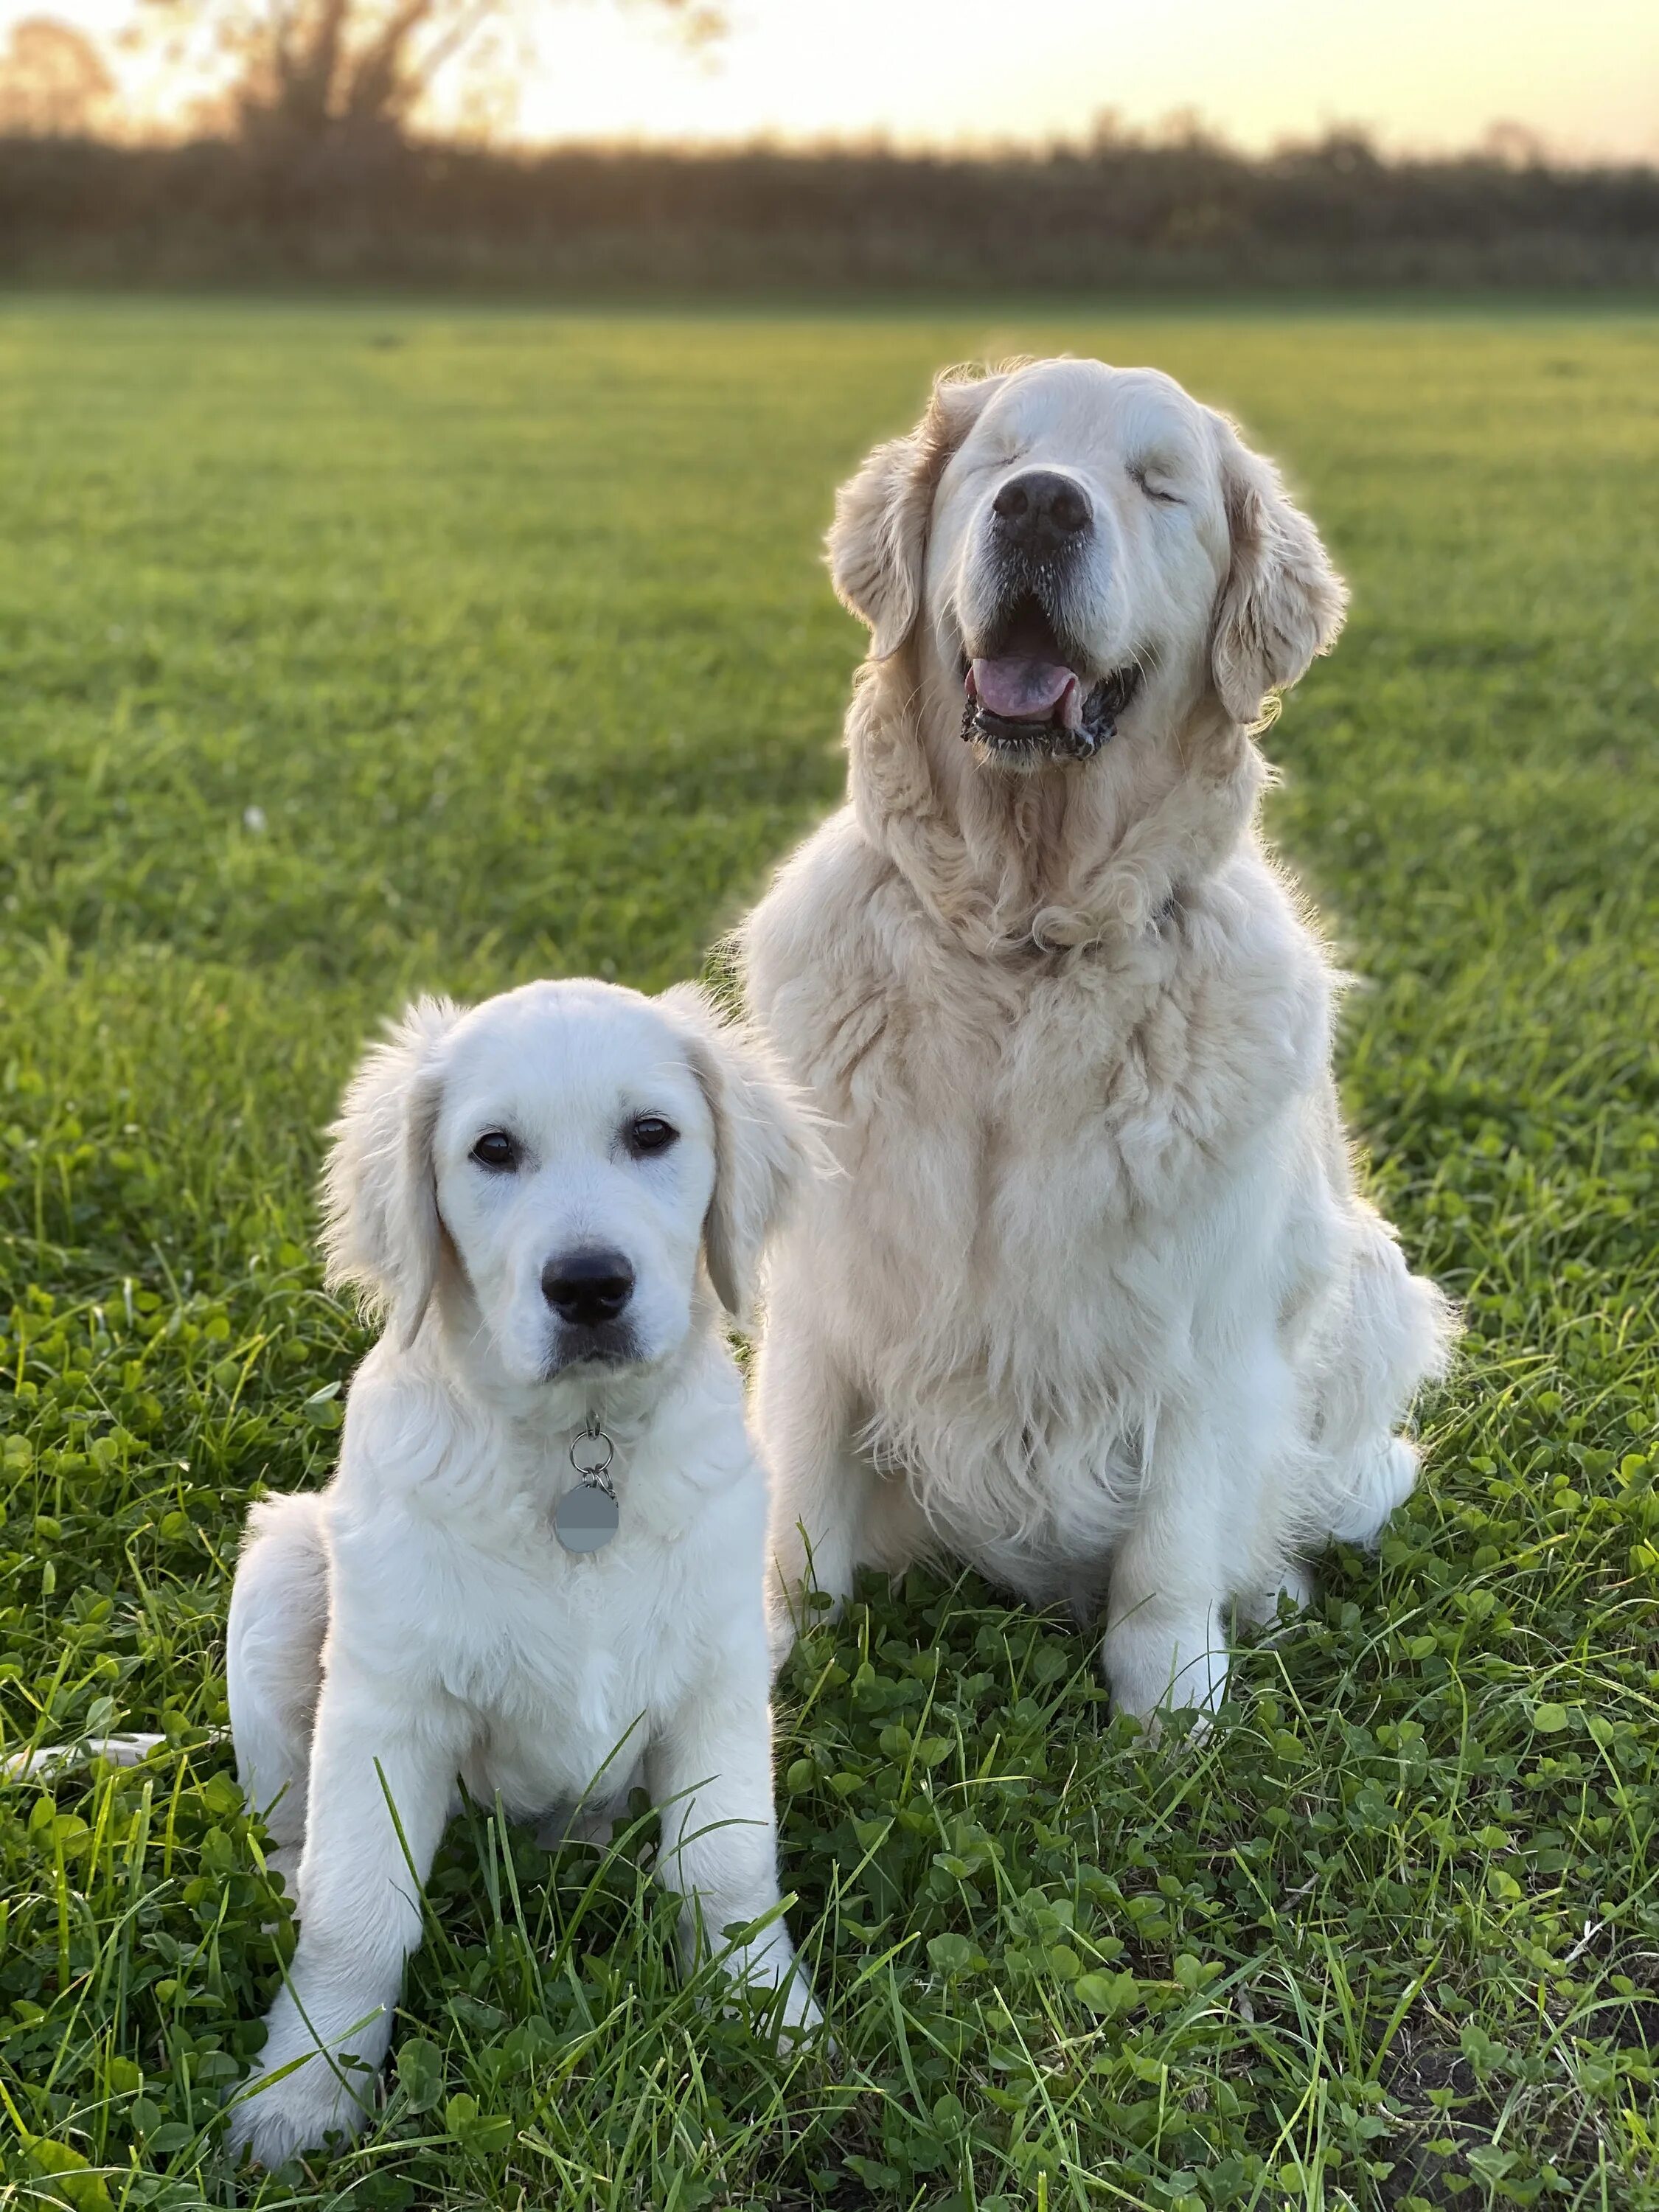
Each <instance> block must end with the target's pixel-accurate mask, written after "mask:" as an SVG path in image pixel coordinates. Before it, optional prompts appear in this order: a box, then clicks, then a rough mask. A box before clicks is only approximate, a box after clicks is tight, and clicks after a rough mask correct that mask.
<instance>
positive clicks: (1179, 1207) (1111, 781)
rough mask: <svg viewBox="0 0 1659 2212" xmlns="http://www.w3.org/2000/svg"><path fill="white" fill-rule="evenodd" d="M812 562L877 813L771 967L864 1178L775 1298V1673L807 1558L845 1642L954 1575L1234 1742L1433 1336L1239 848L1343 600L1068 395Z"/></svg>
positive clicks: (1309, 990) (1104, 372)
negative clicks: (1252, 1670)
mask: <svg viewBox="0 0 1659 2212" xmlns="http://www.w3.org/2000/svg"><path fill="white" fill-rule="evenodd" d="M829 554H830V563H831V568H832V570H833V573H834V577H835V580H836V586H837V589H838V590H839V591H840V592H841V595H842V598H843V599H844V600H845V601H846V602H847V604H848V605H849V606H850V607H851V608H852V609H853V610H854V611H855V612H856V613H857V614H859V615H860V617H862V618H863V620H864V621H865V622H866V623H868V625H869V627H870V629H871V631H872V642H871V652H870V658H869V659H868V661H867V663H866V666H865V667H864V669H863V671H861V673H860V678H859V682H858V686H857V690H856V692H855V695H854V701H853V705H852V709H851V712H850V714H849V717H848V750H849V756H850V790H849V793H848V805H847V806H846V807H845V808H844V809H843V810H842V811H841V812H840V813H839V814H837V815H836V816H835V817H833V818H832V819H831V820H830V821H829V822H828V823H826V824H825V825H824V826H823V829H820V830H819V831H818V833H817V835H816V836H813V837H812V838H811V839H810V840H809V841H808V842H807V843H806V844H805V846H804V847H803V848H802V849H801V850H800V851H799V853H797V854H795V856H794V858H793V860H790V861H789V862H788V864H787V866H786V867H785V868H784V869H783V870H782V872H781V874H780V875H779V877H778V878H777V880H776V882H775V884H774V885H773V888H772V889H771V890H770V892H769V895H768V896H766V898H765V899H764V900H763V902H762V903H761V905H760V907H759V908H757V911H756V912H755V913H754V914H753V915H751V916H750V921H749V922H748V925H747V931H746V962H747V982H748V990H749V995H750V1006H751V1008H752V1010H753V1012H754V1013H755V1015H756V1017H757V1018H758V1020H759V1021H760V1023H761V1024H762V1026H763V1029H764V1030H765V1031H766V1032H767V1033H768V1034H769V1036H770V1038H771V1040H772V1042H774V1043H775V1046H776V1047H777V1048H778V1050H779V1052H780V1054H781V1057H782V1059H783V1060H784V1062H785V1065H786V1066H787V1069H788V1071H789V1072H790V1073H792V1074H793V1075H794V1076H795V1077H796V1079H798V1080H799V1082H801V1083H802V1084H803V1085H807V1086H809V1087H810V1090H811V1096H812V1098H813V1102H814V1103H815V1104H817V1106H818V1107H819V1108H820V1109H821V1110H822V1112H823V1116H824V1120H825V1125H826V1128H827V1130H828V1132H829V1138H830V1141H831V1143H832V1144H833V1146H834V1147H835V1149H836V1152H837V1153H838V1155H839V1157H840V1160H841V1164H842V1168H843V1170H844V1172H843V1173H842V1175H841V1176H836V1177H834V1178H825V1179H824V1180H823V1182H822V1183H821V1184H820V1185H818V1186H817V1188H815V1190H814V1192H813V1194H812V1195H811V1199H810V1201H809V1203H808V1204H807V1205H806V1206H805V1207H804V1208H803V1209H802V1211H801V1212H800V1213H799V1216H798V1217H797V1218H796V1220H795V1222H794V1224H793V1225H792V1227H791V1229H790V1230H789V1231H787V1234H786V1236H785V1237H784V1238H783V1240H782V1242H781V1245H780V1248H779V1251H778V1255H777V1260H776V1263H775V1267H774V1269H773V1271H772V1277H771V1280H770V1283H769V1322H768V1328H767V1334H766V1339H765V1344H764V1347H763V1353H762V1358H761V1366H760V1381H759V1409H760V1419H761V1427H762V1434H763V1443H764V1445H765V1447H766V1449H767V1453H768V1456H769V1460H770V1462H771V1466H772V1474H773V1478H774V1480H775V1484H776V1486H777V1490H776V1510H775V1526H774V1532H773V1550H774V1554H775V1559H776V1560H777V1562H778V1569H779V1574H780V1578H781V1589H780V1590H779V1592H778V1595H777V1618H776V1621H775V1630H776V1633H777V1635H778V1638H779V1639H780V1640H783V1639H785V1638H787V1635H788V1633H789V1624H790V1617H791V1613H792V1611H793V1608H794V1607H795V1606H796V1601H797V1593H798V1590H799V1586H800V1584H801V1583H802V1582H803V1581H804V1580H805V1577H806V1576H807V1573H808V1557H809V1553H810V1559H811V1574H812V1575H813V1577H815V1579H816V1580H817V1583H818V1584H819V1585H820V1586H821V1587H822V1588H823V1589H827V1590H828V1591H829V1592H830V1594H831V1595H833V1596H835V1597H836V1598H840V1597H841V1596H842V1595H845V1593H846V1592H847V1590H848V1589H849V1588H850V1586H851V1581H852V1577H853V1573H854V1569H855V1567H856V1566H858V1565H860V1563H869V1564H872V1565H881V1566H886V1567H897V1566H900V1565H902V1564H903V1563H904V1562H905V1561H906V1560H908V1559H912V1558H915V1557H916V1556H917V1555H918V1554H921V1553H926V1552H928V1551H943V1552H945V1553H951V1554H955V1555H956V1556H957V1557H960V1558H963V1559H968V1560H969V1561H971V1562H973V1563H974V1564H975V1565H977V1566H978V1567H980V1568H981V1570H982V1571H985V1572H986V1573H987V1574H988V1575H989V1576H991V1577H993V1578H994V1579H995V1580H996V1581H998V1582H1000V1583H1003V1584H1004V1585H1006V1586H1008V1587H1011V1588H1012V1589H1015V1590H1016V1591H1018V1592H1021V1593H1023V1594H1024V1595H1027V1596H1029V1597H1030V1598H1033V1599H1037V1600H1042V1601H1049V1600H1054V1599H1066V1600H1070V1601H1072V1602H1073V1603H1074V1604H1075V1605H1076V1606H1077V1607H1078V1608H1079V1611H1080V1612H1083V1613H1088V1614H1091V1615H1094V1614H1101V1615H1103V1620H1104V1643H1103V1663H1104V1667H1105V1670H1106V1674H1107V1676H1108V1679H1109V1682H1110V1685H1111V1687H1112V1690H1113V1692H1114V1693H1115V1699H1116V1700H1117V1702H1118V1703H1119V1704H1120V1705H1122V1706H1124V1707H1126V1708H1127V1709H1128V1710H1129V1711H1132V1712H1134V1713H1137V1714H1142V1715H1150V1714H1152V1712H1154V1711H1156V1710H1157V1709H1158V1707H1159V1706H1160V1705H1166V1704H1170V1703H1173V1704H1176V1705H1187V1706H1194V1705H1195V1706H1199V1707H1209V1706H1211V1705H1213V1704H1214V1702H1215V1700H1216V1699H1218V1696H1219V1695H1220V1693H1221V1691H1222V1688H1223V1686H1224V1684H1225V1678H1226V1667H1227V1660H1226V1649H1225V1647H1226V1640H1227V1631H1228V1623H1229V1619H1230V1617H1231V1613H1232V1612H1233V1610H1234V1609H1235V1608H1237V1610H1239V1611H1242V1612H1243V1613H1244V1614H1245V1615H1246V1616H1247V1617H1249V1616H1256V1617H1260V1616H1261V1615H1263V1614H1271V1613H1272V1611H1273V1607H1274V1606H1275V1605H1276V1602H1277V1600H1278V1597H1279V1594H1280V1593H1281V1591H1289V1592H1290V1593H1291V1595H1299V1594H1300V1593H1301V1592H1302V1591H1303V1590H1304V1588H1305V1575H1304V1568H1303V1567H1302V1565H1300V1560H1301V1559H1302V1557H1303V1556H1304V1554H1305V1553H1307V1552H1309V1551H1310V1550H1312V1549H1314V1548H1316V1547H1318V1546H1319V1545H1320V1544H1322V1543H1323V1542H1324V1541H1326V1540H1327V1539H1328V1537H1329V1536H1330V1535H1331V1534H1336V1535H1339V1536H1342V1537H1346V1538H1350V1539H1354V1540H1359V1541H1364V1540H1366V1539H1369V1538H1370V1537H1372V1536H1374V1535H1375V1534H1376V1532H1377V1531H1378V1530H1379V1529H1380V1528H1381V1527H1382V1525H1383V1522H1385V1521H1386V1520H1387V1518H1388V1516H1389V1513H1390V1512H1391V1511H1392V1510H1393V1509H1394V1507H1395V1505H1396V1504H1398V1503H1399V1502H1400V1501H1401V1498H1404V1497H1405V1496H1406V1494H1407V1492H1408V1491H1409V1490H1410V1488H1411V1486H1412V1484H1413V1480H1414V1476H1415V1472H1416V1466H1417V1455H1416V1450H1415V1448H1414V1447H1413V1444H1412V1443H1410V1442H1409V1441H1407V1438H1406V1437H1405V1436H1403V1435H1402V1434H1401V1427H1402V1425H1403V1424H1404V1422H1405V1420H1406V1418H1407V1413H1408V1410H1409V1408H1410V1406H1411V1403H1412V1401H1413V1396H1414V1394H1415V1393H1416V1391H1417V1389H1418V1388H1419V1385H1420V1384H1421V1383H1423V1382H1424V1380H1425V1378H1426V1377H1428V1376H1432V1375H1434V1374H1435V1373H1436V1372H1437V1371H1438V1370H1439V1369H1440V1368H1441V1367H1442V1365H1443V1362H1444V1359H1445V1356H1446V1348H1447V1345H1448V1342H1449V1335H1450V1316H1449V1309H1448V1308H1447V1307H1446V1305H1445V1304H1444V1302H1443V1299H1442V1298H1441V1297H1440V1296H1439V1295H1438V1293H1437V1291H1436V1290H1435V1289H1434V1288H1433V1286H1432V1285H1431V1284H1429V1283H1427V1282H1425V1281H1424V1280H1422V1279H1419V1278H1417V1277H1415V1276H1413V1275H1412V1274H1411V1273H1408V1272H1407V1267H1406V1266H1405V1264H1404V1261H1402V1259H1401V1253H1400V1249H1399V1247H1398V1245H1397V1243H1395V1238H1394V1236H1393V1234H1392V1232H1391V1231H1390V1230H1389V1227H1388V1225H1387V1224H1386V1223H1385V1222H1384V1221H1383V1219H1382V1218H1380V1216H1379V1215H1378V1214H1377V1212H1376V1210H1375V1208H1374V1207H1373V1206H1371V1205H1370V1203H1369V1202H1368V1201H1367V1200H1366V1199H1365V1197H1364V1195H1363V1194H1362V1193H1361V1191H1360V1190H1359V1188H1358V1185H1357V1182H1356V1178H1355V1174H1354V1170H1353V1166H1352V1161H1351V1159H1350V1156H1349V1148H1348V1142H1347V1138H1346V1133H1345V1131H1344V1129H1343V1127H1342V1122H1341V1118H1340V1111H1339V1108H1338V1103H1337V1096H1336V1090H1335V1086H1334V1083H1333V1080H1332V1077H1331V1049H1332V1018H1333V1006H1334V998H1335V978H1334V972H1333V969H1332V967H1331V964H1330V962H1329V960H1328V957H1327V954H1326V951H1325V947H1324V945H1323V943H1322V939H1321V938H1320V936H1319V934H1318V933H1317V932H1316V929H1315V928H1314V927H1312V926H1311V924H1310V921H1309V919H1308V918H1307V915H1306V914H1305V911H1304V907H1303V904H1302V902H1301V901H1300V900H1299V898H1298V897H1297V894H1296V891H1295V890H1294V889H1293V888H1292V886H1291V884H1290V883H1289V882H1288V881H1287V880H1286V878H1285V874H1284V872H1283V871H1282V869H1281V868H1280V867H1279V866H1278V865H1277V864H1276V863H1275V861H1274V860H1273V859H1272V858H1271V857H1270V856H1269V854H1267V852H1265V851H1264V849H1263V848H1262V844H1261V839H1260V836H1259V835H1258V832H1257V829H1256V808H1257V801H1258V799H1259V797H1260V794H1261V788H1262V784H1263V781H1264V777H1265V773H1266V771H1265V768H1264V763H1263V761H1262V758H1261V753H1260V752H1259V750H1257V746H1256V744H1255V736H1254V732H1255V729H1256V728H1257V727H1259V726H1260V723H1261V717H1262V713H1263V708H1264V705H1265V704H1266V702H1267V701H1268V699H1269V696H1270V695H1271V694H1273V692H1275V691H1277V690H1281V689H1283V688H1284V687H1285V686H1286V685H1288V684H1293V683H1295V682H1296V680H1297V678H1298V677H1300V676H1301V675H1302V674H1303V673H1304V671H1305V670H1306V669H1307V667H1308V666H1309V665H1310V662H1311V661H1312V660H1313V659H1314V658H1315V656H1316V654H1318V653H1322V652H1324V651H1326V650H1327V649H1328V647H1329V646H1330V645H1331V644H1332V642H1333V641H1334V638H1335V636H1336V634H1337V631H1338V629H1339V627H1340V623H1341V618H1342V613H1343V605H1344V592H1343V588H1342V586H1341V583H1340V580H1339V579H1338V577H1337V576H1336V574H1335V573H1334V570H1333V568H1332V566H1331V564H1330V562H1329V561H1328V558H1327V556H1326V553H1325V550H1324V548H1323V546H1322V544H1321V542H1320V539H1319V538H1318V535H1317V533H1316V531H1315V529H1314V527H1313V525H1312V524H1311V523H1310V521H1309V520H1308V518H1307V517H1306V515H1305V514H1304V513H1301V512H1300V511H1299V510H1298V509H1297V507H1295V506H1293V505H1292V504H1291V501H1290V500H1289V498H1288V497H1287V496H1286V495H1285V490H1284V489H1283V487H1282V485H1281V484H1280V483H1279V478H1278V477H1277V475H1276V473H1275V472H1274V471H1273V468H1272V467H1271V466H1270V465H1268V463H1267V462H1266V461H1264V460H1263V459H1261V458H1260V457H1259V456H1258V455H1257V454H1255V453H1251V452H1250V451H1249V449H1248V448H1247V447H1245V446H1244V444H1243V442H1242V441H1241V439H1240V438H1239V436H1238V435H1237V432H1236V430H1235V429H1234V428H1233V426H1232V425H1231V423H1230V422H1226V421H1225V419H1224V418H1223V417H1221V416H1218V415H1216V414H1214V413H1212V411H1211V410H1209V409H1208V408H1206V407H1203V406H1200V404H1197V403H1196V402H1195V401H1194V400H1193V399H1192V398H1189V397H1188V395H1187V393H1186V392H1183V391H1182V390H1181V388H1180V387H1179V386H1177V385H1176V384H1174V383H1172V382H1171V381H1170V379H1169V378H1167V377H1165V376H1163V375H1159V374H1156V373H1154V372H1152V371H1150V370H1119V369H1112V368H1106V367H1104V366H1103V365H1102V364H1101V363H1100V362H1086V361H1064V362H1038V363H1036V364H1033V365H1030V366H1026V367H1024V368H1018V369H1016V370H1013V371H1011V372H1009V373H1007V374H998V375H989V376H986V377H983V378H980V379H977V380H969V379H956V380H945V381H942V382H941V383H940V384H939V386H938V387H937V388H936V390H935V392H934V395H933V404H931V406H930V407H929V408H928V410H927V414H926V416H924V418H923V420H922V422H921V424H920V425H919V426H918V427H917V428H916V429H915V431H914V432H913V433H911V434H910V435H908V436H905V437H901V438H897V439H895V440H894V441H891V442H890V444H888V445H885V446H882V447H878V449H877V450H876V451H875V452H874V453H872V455H871V456H870V458H869V459H868V460H867V461H866V464H865V465H864V467H863V468H862V469H861V470H860V471H859V473H858V474H857V476H855V477H854V479H853V481H852V482H851V483H849V484H848V486H847V487H846V489H844V490H843V492H842V495H841V499H840V501H839V502H838V504H837V507H836V520H835V526H834V528H833V530H832V532H831V533H830V539H829ZM1306 772H1307V773H1309V774H1315V775H1316V774H1317V772H1318V770H1317V765H1316V764H1314V765H1313V766H1311V767H1310V769H1308V770H1307V771H1306Z"/></svg>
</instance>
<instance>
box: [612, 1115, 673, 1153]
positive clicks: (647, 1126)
mask: <svg viewBox="0 0 1659 2212" xmlns="http://www.w3.org/2000/svg"><path fill="white" fill-rule="evenodd" d="M624 1136H625V1139H626V1142H627V1146H628V1149H629V1152H632V1153H633V1155H634V1157H635V1159H636V1160H641V1159H648V1158H650V1157H651V1155H652V1154H653V1152H666V1151H667V1150H668V1147H669V1146H671V1144H674V1143H677V1142H678V1138H679V1131H678V1129H677V1128H676V1127H674V1125H673V1123H672V1122H671V1121H665V1120H664V1118H663V1116H662V1115H660V1114H638V1115H635V1118H634V1119H633V1120H632V1121H630V1122H629V1125H628V1127H627V1130H626V1131H625V1132H624Z"/></svg>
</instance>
